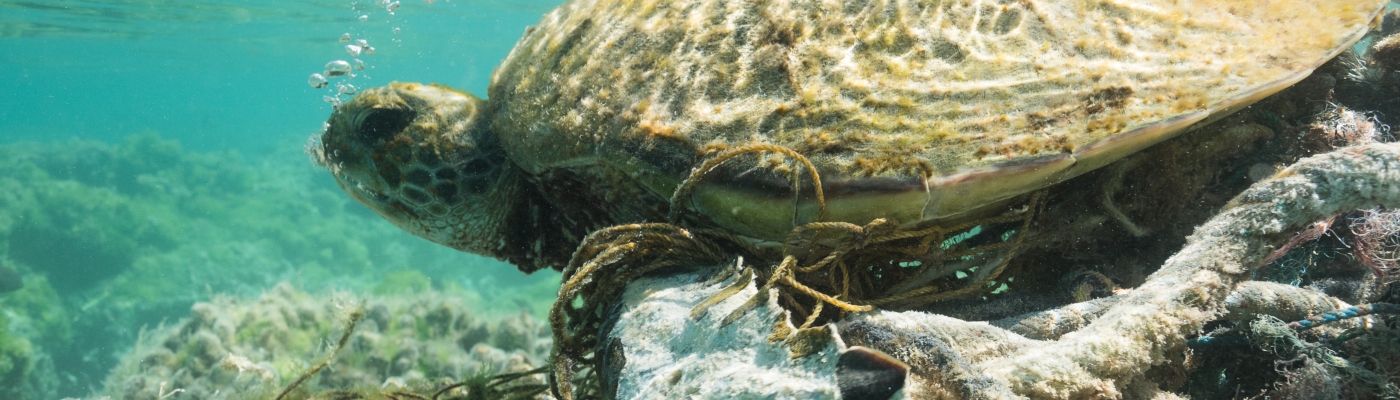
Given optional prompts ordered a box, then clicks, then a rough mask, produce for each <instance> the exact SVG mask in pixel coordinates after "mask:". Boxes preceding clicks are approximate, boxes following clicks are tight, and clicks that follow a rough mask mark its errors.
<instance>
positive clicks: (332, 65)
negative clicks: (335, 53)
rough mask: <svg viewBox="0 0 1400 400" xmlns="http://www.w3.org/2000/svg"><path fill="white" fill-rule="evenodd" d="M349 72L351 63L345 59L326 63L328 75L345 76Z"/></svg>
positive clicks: (332, 76)
mask: <svg viewBox="0 0 1400 400" xmlns="http://www.w3.org/2000/svg"><path fill="white" fill-rule="evenodd" d="M349 74H350V63H348V62H345V61H342V60H335V61H331V62H328V63H326V76H327V77H331V78H334V77H337V76H344V75H349Z"/></svg>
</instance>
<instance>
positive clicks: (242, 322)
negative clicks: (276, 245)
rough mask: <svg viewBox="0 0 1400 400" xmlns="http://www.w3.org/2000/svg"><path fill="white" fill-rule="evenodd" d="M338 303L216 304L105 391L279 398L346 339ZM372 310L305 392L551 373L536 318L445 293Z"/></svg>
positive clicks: (384, 299)
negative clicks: (475, 308)
mask: <svg viewBox="0 0 1400 400" xmlns="http://www.w3.org/2000/svg"><path fill="white" fill-rule="evenodd" d="M336 297H337V296H320V295H318V296H313V295H311V294H308V293H306V292H303V291H300V290H297V289H295V288H293V287H292V286H291V285H289V284H286V283H283V284H279V285H277V286H276V287H274V288H272V289H270V290H268V291H267V292H265V293H264V294H263V295H262V296H260V297H258V298H257V299H254V300H240V299H237V298H233V297H226V296H216V297H215V298H214V299H212V300H211V301H209V302H202V303H197V304H195V305H194V306H193V307H191V308H190V316H189V317H188V318H185V319H184V320H181V321H180V322H178V323H176V324H175V325H171V326H165V327H161V328H158V329H155V330H152V331H146V332H143V334H142V336H141V340H140V342H139V343H137V344H136V347H135V349H134V350H132V351H131V352H130V353H128V354H127V355H126V356H125V357H123V358H122V362H121V364H120V365H119V366H118V367H117V368H115V369H113V371H112V373H111V374H110V375H109V376H108V378H107V381H106V385H105V388H104V391H105V393H106V394H107V395H110V396H113V398H118V399H126V400H145V399H151V400H154V399H158V398H159V397H160V395H161V394H162V393H164V394H169V393H171V392H172V391H173V390H177V389H178V390H183V392H182V393H181V396H183V397H181V398H198V399H253V398H270V397H271V396H272V395H275V394H276V393H277V392H278V391H280V390H281V389H282V388H283V387H284V386H286V385H287V384H288V383H289V382H290V381H292V380H294V379H296V378H297V377H298V376H299V375H300V374H302V373H303V372H304V371H306V370H308V369H309V368H310V367H311V366H312V365H313V364H315V363H317V362H319V361H320V360H322V359H324V358H325V357H326V355H327V353H328V352H327V349H326V347H325V346H326V345H327V344H328V343H329V342H331V341H333V340H335V338H336V337H339V336H340V335H341V334H342V331H341V323H340V322H341V319H342V317H343V315H340V314H344V313H345V310H346V309H349V308H352V307H357V306H354V305H349V304H348V303H349V302H348V301H343V300H342V301H330V302H328V301H327V299H328V298H329V299H334V298H336ZM363 307H364V310H366V311H365V314H366V316H367V317H366V318H364V319H362V320H361V322H360V323H359V324H358V325H357V326H356V328H355V330H354V332H353V333H352V334H351V336H350V337H349V340H348V343H347V344H346V346H345V347H344V348H343V349H342V350H341V351H340V352H339V353H338V354H336V356H335V357H334V358H332V359H331V361H330V365H329V368H326V369H324V370H322V371H320V372H319V374H317V375H314V376H313V377H312V378H311V379H309V380H308V381H307V382H306V383H304V384H302V385H301V386H300V387H299V388H298V390H299V391H301V392H298V393H304V392H307V391H310V392H313V393H314V392H318V391H326V390H341V389H345V390H352V389H357V388H363V387H374V388H390V389H393V388H412V389H418V388H423V387H432V386H437V385H440V384H442V383H443V382H457V381H460V380H463V379H467V378H468V377H471V376H473V375H474V374H477V373H480V372H483V371H485V372H493V373H494V372H524V371H528V370H531V369H533V368H535V367H537V366H539V365H543V362H544V360H545V359H546V354H547V352H548V349H549V343H550V340H549V338H548V335H547V333H546V332H544V331H542V330H541V329H539V328H538V327H540V326H543V324H542V323H541V322H539V321H536V320H534V319H533V318H531V317H529V316H528V315H520V316H517V317H511V318H509V319H508V320H507V321H503V322H499V323H491V322H489V321H483V320H481V319H479V318H477V317H475V316H474V315H473V314H472V312H471V311H470V310H469V308H468V307H467V305H466V304H465V303H464V302H463V301H462V300H460V299H457V298H454V297H452V296H442V295H440V294H438V293H435V292H423V293H417V294H404V295H378V296H374V297H371V298H369V299H367V300H366V304H364V305H363ZM507 326H509V327H507ZM520 327H525V329H521V328H520ZM531 327H533V328H531ZM482 330H489V331H491V332H492V334H491V335H489V336H488V337H485V338H483V339H482V340H479V342H482V343H475V344H473V345H471V346H463V345H462V344H463V343H462V341H461V340H459V339H458V338H459V337H461V336H463V335H478V334H479V333H478V332H480V331H482ZM497 336H506V337H508V338H506V339H498V338H497ZM486 342H491V343H498V342H505V343H512V344H513V345H514V348H512V349H505V350H503V349H498V348H495V347H492V346H490V345H488V344H486ZM303 396H304V394H303ZM292 398H297V397H296V396H293V397H292Z"/></svg>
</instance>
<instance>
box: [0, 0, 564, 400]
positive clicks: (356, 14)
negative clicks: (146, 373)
mask: <svg viewBox="0 0 1400 400" xmlns="http://www.w3.org/2000/svg"><path fill="white" fill-rule="evenodd" d="M557 3H558V2H557V1H470V2H468V1H460V0H459V1H447V0H438V1H435V2H431V3H429V2H425V1H422V0H415V1H404V2H403V4H402V7H400V8H398V9H397V10H396V11H395V12H394V13H392V14H391V13H390V12H388V11H387V10H386V9H385V8H384V7H383V6H382V5H381V4H379V2H378V1H377V0H375V1H370V0H360V1H350V0H316V1H266V0H261V1H141V0H131V1H119V0H105V1H37V0H36V1H14V0H0V93H3V95H0V191H3V192H4V193H3V194H0V237H3V239H4V240H0V280H5V279H7V278H6V277H7V276H11V275H14V276H19V277H20V278H17V279H18V281H17V282H20V283H22V286H23V288H22V289H19V290H16V291H12V292H4V291H0V398H3V399H11V398H14V399H31V398H32V399H39V398H45V399H47V398H61V397H67V396H73V397H89V396H94V395H96V394H99V393H100V392H101V390H102V388H103V384H104V382H103V381H104V379H105V377H106V376H107V374H108V372H109V371H110V370H111V369H112V368H113V367H114V366H115V365H116V364H117V360H118V359H119V358H120V357H121V356H122V355H123V354H126V353H127V352H129V351H130V349H131V346H132V344H133V343H135V342H136V340H137V338H138V336H141V332H142V331H143V329H145V330H149V329H154V328H155V327H158V326H161V325H162V324H163V323H165V324H168V323H172V322H174V321H176V320H179V319H180V318H183V317H186V316H188V315H190V306H191V304H193V303H195V302H198V301H206V300H209V299H210V298H211V297H217V296H223V295H231V296H238V297H243V298H253V297H255V296H256V295H257V294H258V293H261V292H265V291H267V290H270V288H272V287H273V286H275V285H276V284H277V283H279V282H289V283H291V284H292V285H293V286H296V287H298V288H301V289H304V290H308V291H324V290H331V289H338V290H342V291H346V292H349V293H352V294H359V295H364V296H370V295H376V294H393V293H402V292H422V291H424V290H429V291H441V292H443V293H444V294H445V295H450V296H455V297H460V298H465V299H467V301H468V303H469V304H475V305H474V306H473V307H477V308H478V309H477V310H474V311H476V312H477V313H478V314H485V315H493V314H499V315H509V314H512V313H519V312H521V310H523V311H524V312H526V313H529V314H532V315H536V316H541V315H543V312H544V311H543V310H544V307H546V306H547V304H548V302H549V301H550V300H551V297H552V294H553V290H554V288H555V285H557V280H558V275H557V274H550V273H542V274H536V275H533V276H528V277H527V276H524V275H523V274H521V273H519V272H518V271H516V270H515V268H514V267H512V266H510V265H507V264H504V263H501V262H498V261H495V260H491V259H485V258H481V257H478V256H474V255H469V254H465V253H460V252H456V251H454V250H451V249H446V248H443V247H441V246H437V245H434V244H432V243H428V242H426V241H424V240H421V239H418V238H416V237H413V236H411V235H408V234H406V233H404V232H402V231H400V230H398V229H397V228H394V227H393V226H391V225H389V224H388V223H386V222H384V221H382V220H381V219H380V218H379V217H377V216H376V215H374V214H373V213H371V212H369V211H368V210H366V209H364V208H363V207H362V206H360V205H358V204H355V203H353V202H352V201H350V200H349V199H348V198H347V197H346V196H344V195H343V194H342V193H340V190H339V189H338V188H337V187H336V186H335V183H334V181H333V180H332V179H331V177H330V175H329V174H328V173H326V172H325V171H321V170H318V169H316V168H315V167H313V166H312V165H311V164H310V163H309V161H308V159H307V156H306V155H305V154H302V150H301V148H302V145H303V144H304V143H305V140H306V138H307V137H308V136H310V135H313V134H318V133H319V132H320V130H321V126H322V123H323V121H325V119H326V117H327V116H329V114H330V112H331V105H330V104H329V103H327V102H325V101H323V96H327V95H333V94H335V92H334V90H335V88H336V85H335V83H332V84H331V85H330V86H329V87H327V88H319V89H318V88H313V87H311V86H310V85H309V84H308V82H307V80H308V76H309V75H310V74H312V73H317V72H322V70H323V68H324V66H325V64H326V63H327V62H330V61H332V60H347V61H350V60H352V59H353V57H351V55H350V54H347V53H346V50H345V45H346V44H347V43H344V42H341V41H340V40H339V38H340V36H341V35H342V34H347V33H348V34H349V35H350V36H351V37H352V38H353V39H364V40H366V41H367V42H368V44H369V45H370V46H373V47H374V48H375V52H374V54H372V55H369V54H361V55H360V56H359V57H358V58H359V59H361V60H363V62H364V63H365V64H366V65H367V67H368V68H367V69H366V70H364V71H359V72H357V75H358V76H356V77H355V78H354V79H352V80H346V79H343V78H342V79H339V80H337V81H339V82H347V83H350V84H353V85H355V86H358V87H360V88H365V87H372V86H378V85H383V84H386V83H388V82H390V81H392V80H402V81H420V82H436V83H442V84H447V85H450V86H454V87H458V88H463V89H466V90H469V91H472V92H475V93H478V94H482V93H485V90H486V86H487V83H488V80H489V76H490V73H491V71H492V68H494V67H495V65H496V64H497V63H498V62H499V60H500V59H502V58H503V57H504V56H505V55H506V53H507V52H509V50H510V48H511V46H512V45H513V44H514V42H515V40H516V39H517V38H518V37H519V35H520V34H521V33H522V32H523V30H524V29H525V27H526V26H528V25H530V24H533V23H535V22H536V21H538V19H539V18H540V16H541V15H542V14H543V13H545V12H547V11H548V10H549V9H551V8H552V7H554V6H555V5H557ZM361 16H365V17H364V21H361V20H360V17H361ZM349 44H353V42H351V43H349ZM7 271H8V273H11V275H7V274H6V273H7ZM10 280H11V281H16V279H10ZM6 285H7V283H6V282H0V289H3V288H6V287H7V286H6Z"/></svg>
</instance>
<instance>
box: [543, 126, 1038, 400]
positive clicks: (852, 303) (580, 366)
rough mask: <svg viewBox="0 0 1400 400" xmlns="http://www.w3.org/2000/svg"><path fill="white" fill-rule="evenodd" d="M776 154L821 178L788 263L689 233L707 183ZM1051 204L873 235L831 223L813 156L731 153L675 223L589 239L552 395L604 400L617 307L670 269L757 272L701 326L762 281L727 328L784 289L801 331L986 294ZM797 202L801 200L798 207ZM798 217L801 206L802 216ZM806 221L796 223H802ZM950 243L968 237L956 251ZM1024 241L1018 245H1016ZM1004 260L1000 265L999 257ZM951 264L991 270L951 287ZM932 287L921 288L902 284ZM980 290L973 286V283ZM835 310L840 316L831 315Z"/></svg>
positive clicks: (562, 293)
mask: <svg viewBox="0 0 1400 400" xmlns="http://www.w3.org/2000/svg"><path fill="white" fill-rule="evenodd" d="M764 152H773V153H779V154H782V155H784V156H787V157H791V158H792V159H794V160H796V162H797V163H798V164H800V165H801V166H802V167H803V168H804V169H805V170H806V171H807V172H808V174H809V175H810V176H811V178H812V181H813V182H812V185H813V187H814V193H815V195H816V200H817V204H818V207H819V213H818V221H817V222H811V223H807V224H803V225H800V226H797V227H795V228H794V229H793V230H792V231H790V232H789V234H788V235H787V237H786V238H785V240H784V241H783V244H782V250H781V254H780V255H777V256H775V255H773V254H772V251H763V250H760V249H757V248H755V247H752V246H751V245H750V244H749V243H750V242H751V240H749V239H746V238H742V237H739V236H737V235H734V234H732V233H729V232H727V231H724V230H713V229H711V230H706V229H686V228H682V227H680V226H678V225H676V224H677V223H679V221H681V212H682V211H683V209H684V208H685V207H683V206H682V205H683V204H686V202H687V201H688V200H689V199H690V196H691V195H692V194H693V192H694V189H695V188H696V185H697V184H698V183H699V182H700V181H701V180H703V179H704V177H705V175H706V174H708V173H709V172H711V171H713V170H715V169H716V168H717V167H719V166H720V165H722V164H723V163H725V162H727V161H730V160H733V159H735V158H737V157H739V156H742V155H745V154H755V153H764ZM801 181H802V179H801V174H800V173H799V172H796V170H794V172H793V174H792V185H793V187H794V193H795V196H800V195H801V190H800V187H801V186H800V185H801ZM1042 195H1043V193H1036V194H1034V195H1032V196H1031V199H1030V200H1029V205H1028V206H1026V207H1024V208H1023V209H1020V210H1015V211H1013V212H1009V213H1007V214H1005V215H1001V216H996V217H992V218H987V219H983V220H980V221H975V222H969V223H963V224H958V225H954V226H950V227H938V226H934V227H920V228H907V227H903V226H901V225H900V224H899V223H898V222H897V221H893V220H888V219H877V220H874V221H871V222H870V223H868V224H866V225H864V226H861V225H855V224H851V223H846V222H826V221H822V220H821V219H822V218H823V216H824V215H825V211H826V201H825V197H824V193H823V191H822V184H821V178H820V175H819V173H818V171H817V169H816V167H815V166H814V165H813V164H812V163H811V161H810V160H808V159H807V158H806V157H803V156H802V155H801V154H799V153H797V152H795V151H793V150H791V149H787V148H785V147H780V146H775V145H768V144H759V145H750V146H743V147H738V148H734V149H730V150H726V151H723V152H721V153H719V154H717V155H715V156H714V157H712V158H710V159H709V160H707V161H705V162H704V163H702V164H701V165H700V166H698V167H697V168H695V170H694V171H692V173H691V174H690V175H689V176H688V177H687V178H686V180H685V181H683V182H682V184H681V185H679V186H678V187H677V189H676V191H675V193H674V194H673V195H672V197H671V211H670V219H671V221H672V223H643V224H627V225H619V226H614V227H610V228H606V229H602V230H599V231H597V232H594V233H592V234H590V235H588V236H587V237H586V238H585V239H584V240H583V241H582V243H580V245H579V247H578V249H577V250H576V251H575V252H574V255H573V257H572V259H571V260H570V262H569V265H568V266H566V267H565V269H564V282H563V284H562V285H561V287H560V290H559V297H558V299H557V300H556V302H555V303H554V306H553V307H552V308H551V309H550V315H549V320H550V325H551V328H552V329H553V333H554V350H553V351H552V354H551V359H552V363H553V371H552V373H551V375H550V378H551V379H550V387H551V390H552V391H553V393H554V394H555V396H557V397H559V398H561V399H572V398H574V397H575V396H574V395H575V394H574V393H573V389H574V388H573V386H571V384H570V382H573V381H574V378H575V376H577V374H579V373H583V374H584V375H583V379H582V381H583V382H585V383H584V384H581V385H580V387H581V388H582V392H580V393H579V396H578V397H597V396H598V393H595V391H597V390H598V387H597V385H596V384H595V383H596V379H597V377H596V372H595V370H596V367H597V359H596V355H595V354H593V351H594V348H595V346H596V344H597V343H598V339H599V335H601V334H603V332H601V329H602V323H603V319H605V318H607V317H608V311H609V310H610V304H611V303H612V302H613V301H614V299H615V298H616V297H618V296H619V295H620V294H621V292H622V290H623V289H624V288H625V287H626V285H627V283H629V282H631V281H633V280H635V279H637V278H638V277H641V276H643V275H645V274H647V273H649V272H652V271H657V270H660V269H665V268H670V267H684V266H706V265H716V264H721V263H725V262H729V261H733V260H735V259H736V258H737V259H738V260H743V259H744V257H748V258H749V259H750V260H753V261H755V262H754V263H752V264H750V265H744V264H743V263H742V261H740V262H736V263H734V265H736V267H737V268H736V269H735V270H733V271H726V272H725V273H721V274H717V279H719V278H727V277H731V276H733V275H734V274H741V275H740V279H738V280H736V283H735V284H734V287H733V288H731V289H734V290H724V291H721V292H720V293H719V294H717V295H715V296H714V297H712V298H709V299H707V300H706V301H704V302H702V303H701V304H700V305H699V306H696V307H695V309H694V310H693V311H692V314H691V315H692V316H698V315H701V314H702V313H704V312H705V311H706V309H707V308H708V306H711V305H714V304H716V303H719V302H720V301H722V300H724V299H725V298H728V297H730V296H732V295H734V294H735V293H737V292H738V290H737V288H742V287H743V285H746V284H748V282H751V281H752V280H753V279H759V280H760V281H761V282H765V283H764V284H763V289H762V290H760V291H759V294H758V295H756V296H755V297H753V298H751V299H749V300H748V301H747V302H746V303H745V304H744V306H741V307H739V309H737V310H735V311H733V312H732V313H731V314H730V315H728V316H727V317H726V318H725V319H724V321H725V323H726V324H727V323H729V322H732V321H734V320H736V319H738V318H739V317H741V316H742V315H743V314H744V313H745V312H747V311H749V310H751V309H752V308H754V307H756V306H757V305H758V304H760V303H761V300H763V299H766V296H767V295H768V293H769V290H770V289H777V291H776V292H777V294H778V296H779V297H780V299H779V300H780V304H783V305H784V307H785V308H787V310H788V311H789V312H790V316H791V318H792V319H793V320H794V321H802V323H801V324H800V327H801V328H808V327H812V326H815V325H820V324H824V323H826V322H830V321H834V320H837V319H840V318H841V317H843V316H845V315H846V314H848V313H855V312H864V311H870V310H873V309H875V307H880V308H884V309H908V308H913V307H918V306H922V305H926V304H929V303H932V302H936V301H940V300H944V299H949V298H954V297H961V296H969V295H974V294H979V293H983V292H985V291H987V290H988V286H989V285H988V284H989V283H991V282H993V281H995V280H996V279H997V278H998V277H999V276H1000V275H1001V273H1002V272H1003V271H1004V270H1005V269H1006V266H1007V265H1008V264H1009V262H1010V260H1011V258H1012V257H1011V255H1012V254H1014V253H1015V252H1017V251H1018V250H1019V249H1021V247H1022V246H1023V245H1024V244H1025V243H1026V237H1027V236H1028V235H1027V234H1026V233H1025V232H1026V231H1027V229H1029V227H1030V223H1031V220H1032V219H1033V217H1034V216H1035V215H1036V213H1037V211H1038V210H1039V208H1040V206H1041V203H1042V201H1041V197H1042ZM796 201H797V199H796V198H795V199H794V202H796ZM794 209H796V206H794ZM794 218H796V216H794ZM1008 224H1011V225H1013V226H1012V227H1011V229H1010V230H1007V231H1006V232H1005V233H1004V235H1003V236H1001V239H1002V241H1001V242H999V243H979V244H976V245H974V244H972V243H971V242H969V241H967V240H964V239H967V237H970V236H972V234H969V233H967V231H968V230H970V229H975V228H976V227H979V226H989V227H990V226H1000V225H1008ZM950 236H957V237H959V239H958V240H949V239H950ZM1013 236H1014V239H1011V237H1013ZM988 254H999V255H1000V256H999V257H994V256H988ZM941 260H973V261H980V262H983V263H984V264H985V265H982V266H981V267H974V268H973V269H978V268H981V271H980V272H977V275H976V277H977V279H972V280H968V281H959V280H958V279H953V278H949V276H952V275H953V271H951V270H942V269H939V268H937V267H936V266H937V265H939V261H941ZM911 280H917V281H919V282H928V284H927V285H923V286H920V287H915V288H904V287H900V283H901V282H909V281H911ZM969 282H971V283H969ZM828 306H830V307H828Z"/></svg>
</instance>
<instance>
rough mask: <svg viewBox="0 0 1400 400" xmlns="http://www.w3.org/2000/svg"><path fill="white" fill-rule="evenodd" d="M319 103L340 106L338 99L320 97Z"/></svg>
mask: <svg viewBox="0 0 1400 400" xmlns="http://www.w3.org/2000/svg"><path fill="white" fill-rule="evenodd" d="M321 101H324V102H327V103H331V104H337V105H338V104H340V98H337V97H331V96H321Z"/></svg>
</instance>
